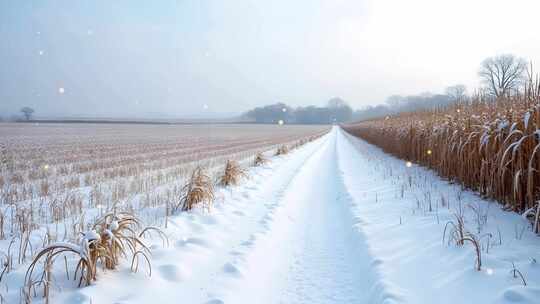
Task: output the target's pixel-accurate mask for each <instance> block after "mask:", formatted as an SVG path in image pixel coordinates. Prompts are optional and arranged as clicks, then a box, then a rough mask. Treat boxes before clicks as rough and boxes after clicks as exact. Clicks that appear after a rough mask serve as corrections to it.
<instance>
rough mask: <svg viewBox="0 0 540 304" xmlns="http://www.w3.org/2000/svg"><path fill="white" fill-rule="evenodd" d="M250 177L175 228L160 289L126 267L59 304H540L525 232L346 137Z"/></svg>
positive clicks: (157, 261) (492, 208)
mask: <svg viewBox="0 0 540 304" xmlns="http://www.w3.org/2000/svg"><path fill="white" fill-rule="evenodd" d="M249 176H250V177H249V179H246V180H245V181H244V182H243V183H242V185H241V186H238V187H233V188H230V189H219V190H218V200H217V202H216V204H215V207H214V208H213V209H212V210H211V211H210V212H204V211H202V210H197V211H194V212H188V213H181V214H179V215H177V216H174V217H171V218H170V219H169V225H168V228H167V229H166V230H165V232H166V233H167V235H168V236H169V239H170V245H169V246H166V245H164V244H162V243H161V241H159V240H155V243H154V244H152V249H153V250H152V276H151V277H148V276H147V275H145V272H143V271H140V272H138V273H136V274H133V273H131V272H130V270H129V265H127V264H126V265H124V266H123V267H121V268H120V269H118V270H117V271H108V272H106V273H104V274H103V273H101V272H100V274H99V279H98V280H97V282H96V283H95V284H93V285H92V286H90V287H85V288H81V289H77V288H73V287H62V286H57V287H56V288H55V290H54V291H53V294H54V296H53V303H208V304H210V303H211V304H219V303H430V304H431V303H540V265H539V264H538V262H540V238H539V237H537V236H536V235H534V234H533V233H532V232H531V231H530V225H529V224H528V222H527V221H526V220H524V219H523V218H521V217H520V216H519V215H516V214H513V213H508V212H504V211H502V210H501V208H500V206H499V205H498V204H496V203H495V202H489V201H485V200H483V199H481V198H480V197H478V196H477V195H476V194H474V193H471V192H469V191H466V190H462V189H461V188H460V187H459V186H458V185H452V184H449V183H448V182H446V181H443V180H441V179H440V178H438V177H437V176H436V175H435V174H434V173H433V172H431V171H429V170H426V169H424V168H420V167H417V166H414V165H413V166H412V167H408V166H406V165H405V162H404V161H402V160H398V159H395V158H393V157H391V156H388V155H386V154H384V153H383V152H381V151H380V150H379V149H377V148H375V147H373V146H371V145H369V144H367V143H365V142H363V141H361V140H358V139H356V138H353V137H351V136H349V135H348V134H346V133H344V132H343V131H342V130H341V129H339V127H334V128H333V129H332V131H331V132H330V133H329V134H328V135H326V136H324V137H322V138H320V139H318V140H316V141H314V142H312V143H309V144H307V145H305V146H303V147H301V148H300V149H298V150H295V151H294V152H292V153H291V154H289V155H286V156H283V157H276V158H273V159H272V162H270V163H269V164H268V165H266V166H265V167H262V168H253V169H250V171H249ZM460 210H461V213H462V214H464V218H465V229H467V230H468V231H470V232H471V233H474V234H475V235H477V236H478V237H479V238H480V242H481V246H482V248H481V250H482V267H481V271H477V270H476V269H475V259H476V255H475V251H474V248H473V246H471V244H469V243H466V244H465V245H464V246H462V247H458V246H456V245H455V243H452V242H448V237H446V240H445V241H444V242H443V232H444V229H445V226H447V225H446V224H447V222H448V221H450V220H453V219H454V215H453V214H454V213H460ZM474 210H476V211H474ZM448 229H450V228H448ZM447 234H448V231H447ZM489 235H491V238H490V237H489ZM488 242H489V243H488ZM513 265H515V267H516V269H517V270H519V271H520V273H521V274H522V275H523V277H524V280H525V281H526V284H527V285H526V286H524V283H523V281H522V279H521V278H520V277H519V276H518V277H514V275H513V272H511V270H512V268H513ZM61 273H62V272H60V273H59V274H58V275H60V274H61ZM23 277H24V269H23V267H21V269H19V270H17V271H15V272H13V273H10V274H9V276H8V277H7V280H8V282H9V283H10V284H9V285H10V286H13V285H14V284H15V283H16V282H18V281H21V280H22V279H23ZM59 288H63V290H62V291H61V292H59V291H58V289H59ZM17 296H18V292H17V291H10V292H8V299H7V300H8V303H11V302H9V301H10V300H12V301H13V300H16V298H17ZM36 300H37V299H36ZM15 303H16V302H15Z"/></svg>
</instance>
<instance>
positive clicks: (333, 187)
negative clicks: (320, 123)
mask: <svg viewBox="0 0 540 304" xmlns="http://www.w3.org/2000/svg"><path fill="white" fill-rule="evenodd" d="M336 139H337V136H335V133H334V134H332V136H331V137H330V139H329V140H328V141H327V144H326V145H325V146H324V147H323V148H322V149H321V150H320V151H319V152H318V153H317V154H315V155H313V156H312V157H311V159H309V161H308V162H307V163H306V165H305V166H304V168H303V169H302V170H301V171H300V172H299V173H298V175H297V176H296V177H295V179H294V180H293V181H292V183H291V184H290V185H289V187H288V189H287V191H286V192H285V195H284V197H283V199H282V207H281V208H280V209H279V210H278V211H277V212H276V214H275V216H274V221H273V223H272V229H271V230H270V231H269V232H268V234H267V235H266V236H265V237H264V238H263V239H262V240H261V242H258V243H256V244H255V245H256V248H255V250H254V251H253V252H252V253H251V254H250V255H249V257H248V258H247V259H248V264H250V265H255V266H256V267H255V268H253V269H252V270H251V271H247V272H246V273H245V276H244V278H243V279H242V280H241V282H240V284H239V286H242V287H243V290H244V291H245V292H237V290H236V289H233V290H235V291H234V292H232V293H231V294H230V295H229V297H226V300H225V301H224V302H225V303H248V302H249V300H250V299H254V298H257V299H258V300H257V303H369V301H368V300H369V299H368V293H367V292H366V291H367V290H368V289H369V288H370V285H371V284H372V282H373V278H372V277H371V276H370V264H369V256H368V253H367V248H366V245H365V241H364V240H363V238H362V236H361V234H359V233H358V231H357V230H356V229H354V224H355V222H354V218H353V215H352V213H351V210H350V208H349V204H350V198H349V197H348V196H347V195H346V190H345V188H344V185H343V182H342V181H341V179H340V178H339V176H340V174H339V172H338V164H337V157H336Z"/></svg>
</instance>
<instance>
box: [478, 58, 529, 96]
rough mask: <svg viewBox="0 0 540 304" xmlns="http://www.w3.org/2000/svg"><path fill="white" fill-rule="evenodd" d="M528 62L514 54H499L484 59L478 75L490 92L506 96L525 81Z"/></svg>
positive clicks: (494, 94)
mask: <svg viewBox="0 0 540 304" xmlns="http://www.w3.org/2000/svg"><path fill="white" fill-rule="evenodd" d="M526 69H527V62H526V61H525V60H524V59H522V58H517V57H516V56H514V55H512V54H504V55H498V56H495V57H489V58H486V59H485V60H484V61H482V64H481V66H480V71H479V72H478V75H479V76H480V78H481V79H482V81H483V82H484V83H485V85H486V87H487V89H488V92H489V93H490V94H491V95H493V96H495V97H500V96H505V95H508V94H509V93H511V92H512V91H514V90H517V89H518V88H519V87H520V86H521V85H522V84H523V81H524V76H525V75H524V74H525V71H526Z"/></svg>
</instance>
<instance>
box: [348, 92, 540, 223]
mask: <svg viewBox="0 0 540 304" xmlns="http://www.w3.org/2000/svg"><path fill="white" fill-rule="evenodd" d="M344 128H345V129H346V130H347V131H348V132H349V133H350V134H352V135H355V136H358V137H360V138H362V139H364V140H366V141H368V142H370V143H372V144H374V145H376V146H379V147H380V148H382V149H383V150H384V151H385V152H388V153H391V154H393V155H395V156H397V157H399V158H402V159H405V160H407V161H410V162H415V163H418V164H420V165H423V166H427V167H429V168H431V169H434V170H436V171H437V172H438V173H439V174H440V175H441V176H443V177H446V178H448V179H449V180H451V181H452V182H457V183H460V184H462V185H463V186H464V187H466V188H469V189H472V190H474V191H477V192H479V193H480V194H481V195H482V196H484V197H486V198H491V199H495V200H497V201H499V202H500V203H502V204H503V205H504V208H505V209H507V210H513V211H516V212H520V213H522V214H523V215H524V216H525V217H528V218H530V219H531V220H532V223H533V230H534V231H535V232H536V233H538V232H539V222H538V219H539V215H540V205H539V200H540V85H539V84H538V82H535V85H530V86H528V87H527V89H526V90H525V91H524V92H523V93H522V94H519V95H516V96H508V97H504V98H499V99H497V100H494V99H491V98H486V97H485V96H480V95H478V96H475V97H473V98H471V100H470V101H467V102H461V103H456V104H455V105H453V106H450V107H448V108H445V109H439V110H432V111H419V112H413V113H402V114H398V115H395V116H387V117H385V118H380V119H376V120H371V121H364V122H360V123H357V124H351V125H347V126H344Z"/></svg>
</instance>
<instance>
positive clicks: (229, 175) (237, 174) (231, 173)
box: [219, 160, 247, 186]
mask: <svg viewBox="0 0 540 304" xmlns="http://www.w3.org/2000/svg"><path fill="white" fill-rule="evenodd" d="M246 176H247V174H246V171H245V170H244V169H242V167H240V165H239V164H238V162H235V161H232V160H228V161H227V164H226V165H225V171H224V172H223V175H222V176H221V177H220V179H219V184H220V185H222V186H231V185H236V184H238V182H239V180H240V179H241V178H243V177H246Z"/></svg>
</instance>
